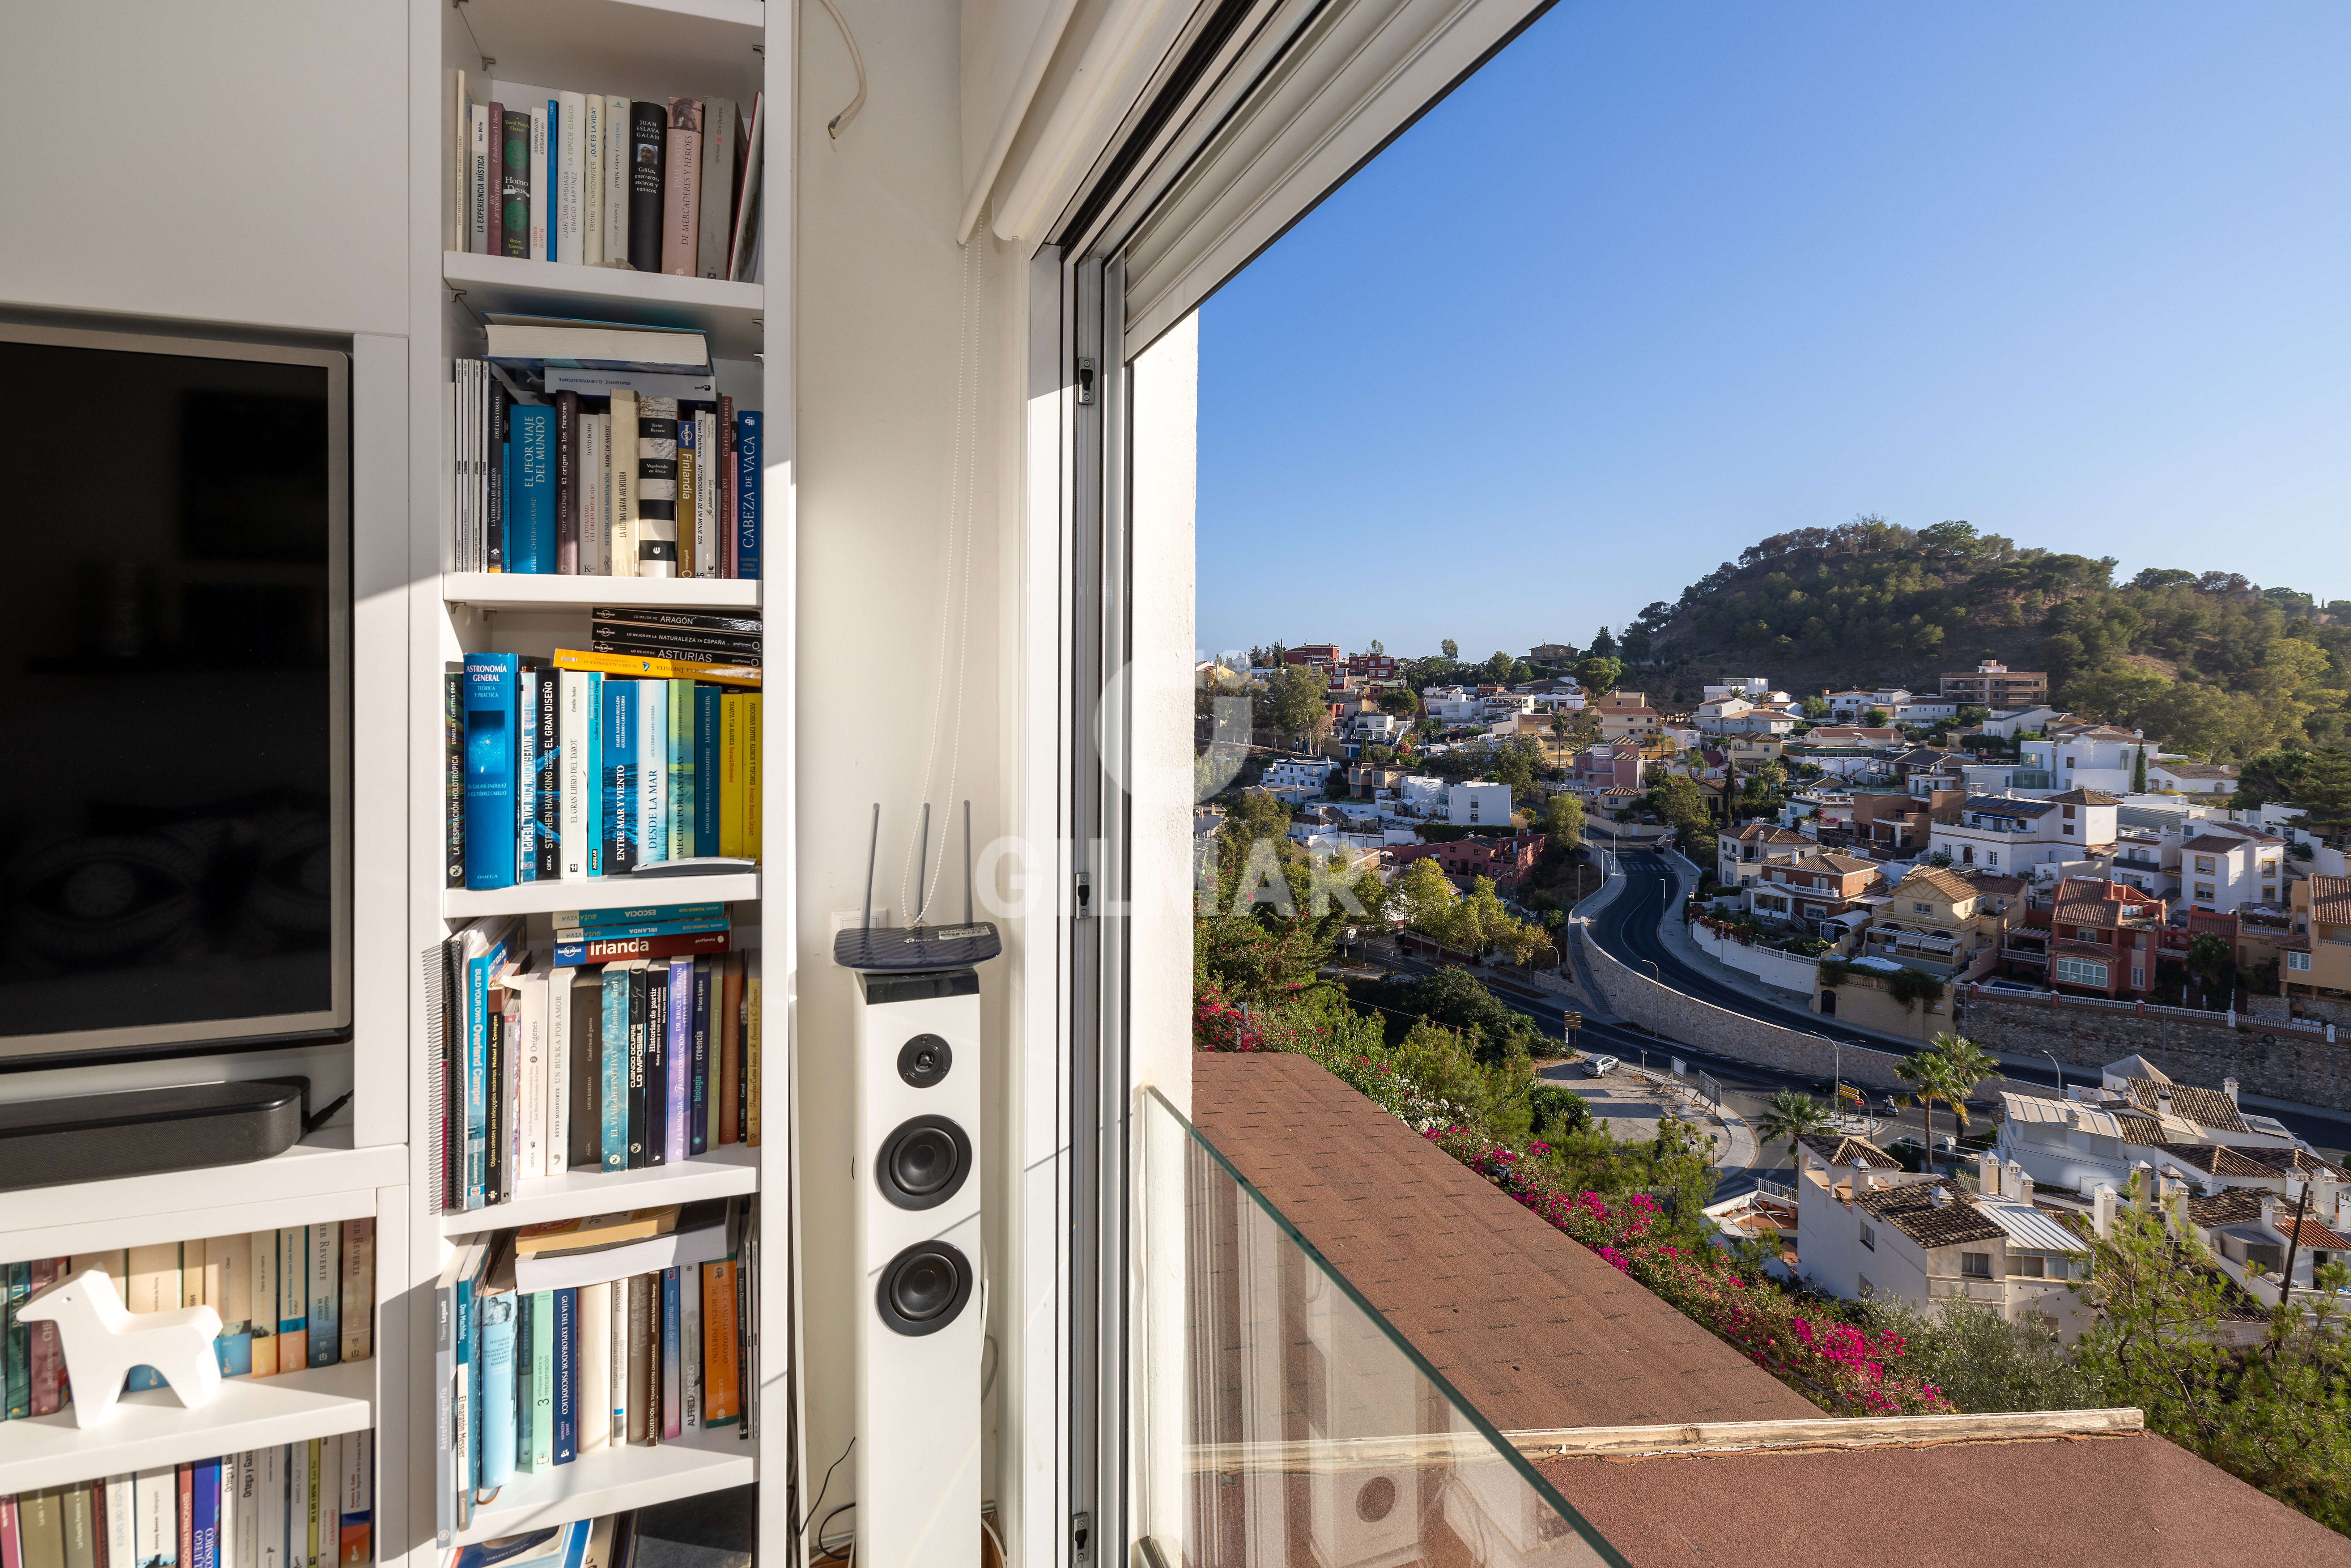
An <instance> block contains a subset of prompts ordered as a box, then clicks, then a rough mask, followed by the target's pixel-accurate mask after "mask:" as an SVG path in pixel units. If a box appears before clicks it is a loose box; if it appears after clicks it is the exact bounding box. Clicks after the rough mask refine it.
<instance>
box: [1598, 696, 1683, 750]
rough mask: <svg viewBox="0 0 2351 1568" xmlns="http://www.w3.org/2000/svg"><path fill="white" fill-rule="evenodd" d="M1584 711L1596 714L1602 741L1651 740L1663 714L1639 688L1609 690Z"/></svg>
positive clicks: (1661, 720) (1654, 736)
mask: <svg viewBox="0 0 2351 1568" xmlns="http://www.w3.org/2000/svg"><path fill="white" fill-rule="evenodd" d="M1585 711H1586V712H1588V713H1592V714H1594V715H1596V716H1598V718H1599V721H1600V738H1601V739H1602V740H1604V741H1607V740H1634V741H1647V740H1654V739H1656V736H1657V732H1658V730H1659V728H1660V727H1662V726H1663V725H1664V724H1665V716H1664V715H1663V714H1661V713H1659V712H1658V711H1657V710H1656V708H1653V707H1651V706H1649V699H1648V697H1647V696H1646V695H1644V694H1643V693H1640V692H1622V691H1619V692H1610V693H1608V694H1607V695H1604V696H1602V697H1599V698H1597V699H1595V700H1594V701H1593V703H1592V704H1591V705H1590V706H1588V707H1587V708H1586V709H1585Z"/></svg>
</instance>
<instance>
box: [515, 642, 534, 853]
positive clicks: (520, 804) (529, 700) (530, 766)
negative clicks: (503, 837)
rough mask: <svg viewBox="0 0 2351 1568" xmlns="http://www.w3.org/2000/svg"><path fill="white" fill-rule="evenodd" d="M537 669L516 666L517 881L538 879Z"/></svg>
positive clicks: (526, 665) (521, 665)
mask: <svg viewBox="0 0 2351 1568" xmlns="http://www.w3.org/2000/svg"><path fill="white" fill-rule="evenodd" d="M538 760H539V758H538V671H537V670H535V669H533V668H531V667H530V666H529V665H528V664H517V666H516V668H515V823H514V839H515V851H514V868H515V881H516V882H517V883H525V882H537V881H538V827H537V826H536V824H537V822H538Z"/></svg>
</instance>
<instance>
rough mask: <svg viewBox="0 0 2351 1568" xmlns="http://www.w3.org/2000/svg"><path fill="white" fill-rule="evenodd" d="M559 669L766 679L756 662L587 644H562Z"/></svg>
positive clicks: (743, 682)
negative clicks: (596, 649) (601, 649)
mask: <svg viewBox="0 0 2351 1568" xmlns="http://www.w3.org/2000/svg"><path fill="white" fill-rule="evenodd" d="M555 667H556V668H557V669H559V670H595V671H597V672H599V673H600V674H607V675H627V676H632V677H634V678H637V679H641V680H662V681H709V682H711V683H713V684H714V685H722V686H757V685H760V684H761V683H762V682H763V680H764V679H765V677H764V676H762V675H761V674H760V673H759V669H758V666H757V665H756V664H716V663H711V662H708V661H705V660H701V659H657V658H651V657H648V656H646V655H643V654H640V653H590V652H589V651H588V650H586V649H584V648H558V649H556V650H555Z"/></svg>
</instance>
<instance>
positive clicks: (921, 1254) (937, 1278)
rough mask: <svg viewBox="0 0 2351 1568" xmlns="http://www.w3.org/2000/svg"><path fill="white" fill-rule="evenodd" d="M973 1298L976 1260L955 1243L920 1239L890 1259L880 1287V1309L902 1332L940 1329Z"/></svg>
mask: <svg viewBox="0 0 2351 1568" xmlns="http://www.w3.org/2000/svg"><path fill="white" fill-rule="evenodd" d="M970 1300H971V1260H969V1259H967V1258H966V1257H965V1256H964V1255H963V1249H961V1248H959V1247H957V1246H956V1245H955V1244H954V1243H953V1242H949V1241H917V1242H915V1243H914V1245H913V1246H912V1247H909V1248H907V1249H905V1250H904V1251H903V1252H901V1253H899V1254H898V1255H897V1256H896V1257H895V1258H893V1259H891V1260H890V1266H889V1267H888V1268H886V1269H884V1270H882V1282H881V1283H880V1284H879V1285H877V1286H875V1287H874V1291H873V1306H874V1310H875V1311H877V1312H880V1313H881V1314H882V1321H883V1322H885V1323H888V1324H889V1325H890V1326H891V1328H893V1330H895V1331H896V1332H898V1333H902V1334H909V1335H912V1334H926V1333H938V1331H939V1330H941V1329H943V1328H945V1327H946V1326H947V1325H948V1324H949V1323H951V1322H955V1321H956V1318H958V1317H960V1316H961V1315H962V1314H963V1309H964V1305H965V1303H966V1302H967V1301H970Z"/></svg>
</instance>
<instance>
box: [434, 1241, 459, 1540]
mask: <svg viewBox="0 0 2351 1568" xmlns="http://www.w3.org/2000/svg"><path fill="white" fill-rule="evenodd" d="M459 1250H460V1251H462V1250H463V1248H462V1246H461V1247H460V1249H459ZM456 1322H457V1286H456V1282H455V1281H454V1280H452V1279H451V1278H450V1277H449V1276H448V1275H447V1274H445V1273H444V1274H443V1275H442V1276H441V1279H440V1281H439V1282H438V1283H437V1284H436V1285H434V1290H433V1541H434V1544H435V1545H437V1546H444V1547H445V1546H447V1545H448V1544H449V1540H450V1537H451V1536H453V1535H455V1533H456V1531H457V1450H456V1433H457V1382H456V1380H457V1355H456V1334H455V1328H456Z"/></svg>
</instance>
